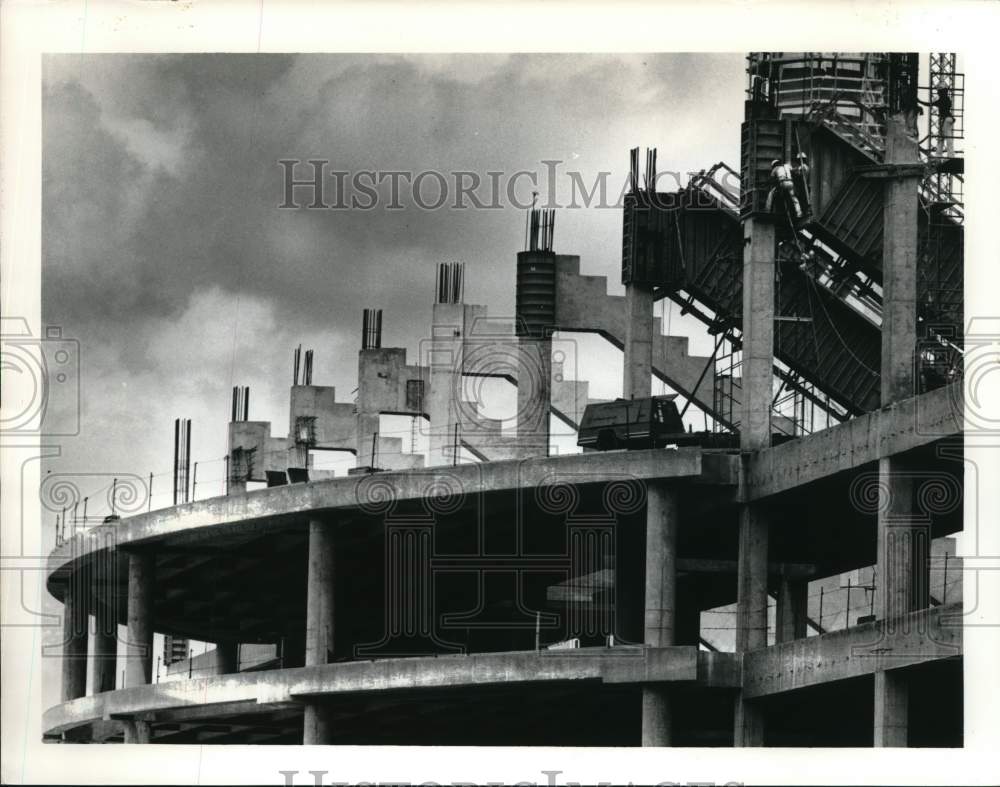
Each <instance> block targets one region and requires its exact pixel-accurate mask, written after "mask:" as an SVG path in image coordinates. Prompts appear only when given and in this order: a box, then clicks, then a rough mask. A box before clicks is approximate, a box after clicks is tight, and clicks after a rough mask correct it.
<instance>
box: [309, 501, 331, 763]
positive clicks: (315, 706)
mask: <svg viewBox="0 0 1000 787" xmlns="http://www.w3.org/2000/svg"><path fill="white" fill-rule="evenodd" d="M334 556H335V545H334V533H333V527H332V525H331V524H330V523H328V522H322V521H320V520H318V519H314V520H312V521H310V522H309V570H308V577H307V580H306V582H307V591H306V593H307V595H306V653H305V657H306V659H305V660H306V666H307V667H313V666H318V665H321V664H326V663H327V662H328V661H329V657H330V655H331V654H332V652H333V633H334V611H333V610H334V590H335V582H334V580H335V572H334ZM328 716H329V714H328V712H327V710H326V708H325V706H324V705H322V704H320V703H316V702H312V703H309V704H307V705H306V707H305V718H304V727H303V737H302V743H303V744H305V745H312V744H325V743H329V742H330V740H331V737H330V736H331V735H332V732H333V729H332V726H331V724H330V723H329V718H328Z"/></svg>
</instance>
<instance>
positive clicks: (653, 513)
mask: <svg viewBox="0 0 1000 787" xmlns="http://www.w3.org/2000/svg"><path fill="white" fill-rule="evenodd" d="M677 520H678V516H677V493H676V492H675V491H674V490H673V489H670V488H669V487H667V486H665V485H664V484H661V483H655V482H654V483H651V484H649V485H648V487H647V490H646V613H645V626H644V632H643V634H644V642H645V644H646V645H649V646H651V647H654V648H662V647H667V646H669V645H673V644H674V640H675V635H676V629H677V528H678V521H677ZM671 727H672V719H671V713H670V695H669V690H668V689H667V687H666V686H663V685H657V684H646V685H644V686H643V688H642V745H643V746H669V745H670V744H671V741H672V730H671Z"/></svg>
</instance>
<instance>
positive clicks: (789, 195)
mask: <svg viewBox="0 0 1000 787" xmlns="http://www.w3.org/2000/svg"><path fill="white" fill-rule="evenodd" d="M771 181H772V183H773V185H772V186H771V190H770V191H769V192H768V193H767V202H766V203H765V205H764V209H765V210H766V211H767V212H768V213H770V212H771V211H772V210H773V209H774V196H775V194H777V193H779V192H780V193H781V195H782V196H783V197H784V199H785V204H786V205H787V206H788V207H789V209H790V210H791V211H792V215H793V216H794V218H795V220H796V221H798V220H799V219H801V218H802V206H801V205H800V204H799V198H798V196H797V195H796V194H795V181H794V180H793V179H792V168H791V167H790V166H789V165H788V164H786V163H785V162H783V161H782V160H781V159H774V160H773V161H772V162H771Z"/></svg>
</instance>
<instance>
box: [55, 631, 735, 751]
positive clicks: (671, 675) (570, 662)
mask: <svg viewBox="0 0 1000 787" xmlns="http://www.w3.org/2000/svg"><path fill="white" fill-rule="evenodd" d="M738 669H739V668H738V665H737V659H736V656H735V654H732V653H700V652H699V651H698V649H697V648H696V647H693V646H678V647H672V648H644V647H617V648H580V649H577V650H572V651H537V652H536V651H520V652H513V653H482V654H473V655H467V656H466V655H456V656H438V657H419V658H397V659H379V660H377V661H353V662H338V663H333V664H323V665H318V666H315V667H302V668H297V669H283V670H269V671H261V672H242V673H237V674H231V675H216V676H212V677H207V678H194V679H192V680H185V681H170V682H166V683H157V684H151V685H146V686H133V687H129V688H127V689H122V690H119V691H111V692H107V693H105V694H100V695H94V696H89V697H81V698H79V699H77V700H74V701H72V702H67V703H64V704H62V705H57V706H55V707H54V708H50V709H49V710H47V711H46V712H45V714H44V716H43V728H44V729H45V731H46V734H56V733H59V732H64V731H66V730H69V729H73V728H75V727H79V726H81V725H83V724H88V723H92V722H94V721H98V720H101V719H110V718H130V719H140V720H149V719H158V718H159V715H158V714H160V713H161V712H164V711H167V712H169V713H170V718H173V719H182V718H183V717H184V716H185V714H186V713H188V712H192V713H195V714H197V715H198V717H199V718H210V717H211V711H210V710H206V708H209V707H210V706H213V705H216V706H218V708H219V711H218V715H219V716H223V715H225V714H226V713H231V710H229V709H230V708H231V707H232V704H233V703H246V706H245V707H246V708H247V709H249V708H252V707H257V708H259V709H260V710H261V711H262V712H263V711H266V710H272V709H274V708H276V707H289V706H292V705H294V704H296V703H301V702H303V701H305V702H308V701H309V700H310V699H311V698H319V697H330V698H332V697H334V696H337V695H341V694H356V693H363V692H391V691H394V690H406V691H408V690H412V689H421V688H435V687H447V686H472V685H483V684H488V685H506V684H512V683H533V682H550V681H580V680H585V681H599V682H604V683H609V684H610V683H645V682H648V681H655V682H658V683H666V682H675V681H679V682H686V683H695V682H698V683H700V684H701V685H705V686H711V687H716V688H733V687H735V686H736V685H737V684H738ZM250 703H253V705H251V704H250ZM149 714H153V715H152V716H150V715H149Z"/></svg>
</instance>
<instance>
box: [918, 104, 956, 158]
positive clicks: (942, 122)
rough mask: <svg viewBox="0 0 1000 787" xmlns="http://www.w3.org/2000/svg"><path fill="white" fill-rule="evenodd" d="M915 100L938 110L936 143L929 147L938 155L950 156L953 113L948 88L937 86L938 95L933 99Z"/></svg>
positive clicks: (953, 141)
mask: <svg viewBox="0 0 1000 787" xmlns="http://www.w3.org/2000/svg"><path fill="white" fill-rule="evenodd" d="M917 101H918V102H919V103H921V104H923V105H924V106H925V107H934V108H936V109H937V111H938V134H937V145H934V146H932V147H931V151H932V152H934V151H936V152H937V153H938V155H940V156H945V157H948V158H951V157H952V156H954V155H955V140H954V136H955V115H954V114H953V113H952V111H951V109H952V104H951V94H950V91H949V90H948V88H946V87H939V88H938V97H937V99H936V100H934V101H920V99H917Z"/></svg>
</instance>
